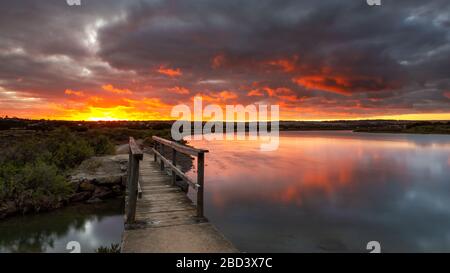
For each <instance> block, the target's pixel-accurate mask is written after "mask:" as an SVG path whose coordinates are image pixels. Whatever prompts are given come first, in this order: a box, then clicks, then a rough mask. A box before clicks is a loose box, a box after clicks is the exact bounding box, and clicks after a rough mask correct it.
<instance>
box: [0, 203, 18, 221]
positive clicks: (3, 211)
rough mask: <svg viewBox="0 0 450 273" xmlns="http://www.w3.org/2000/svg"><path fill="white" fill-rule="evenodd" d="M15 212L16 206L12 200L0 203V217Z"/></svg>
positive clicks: (16, 210)
mask: <svg viewBox="0 0 450 273" xmlns="http://www.w3.org/2000/svg"><path fill="white" fill-rule="evenodd" d="M17 212H18V208H17V206H16V203H15V202H14V201H7V202H5V203H3V204H1V205H0V219H3V218H5V217H7V216H10V215H13V214H16V213H17Z"/></svg>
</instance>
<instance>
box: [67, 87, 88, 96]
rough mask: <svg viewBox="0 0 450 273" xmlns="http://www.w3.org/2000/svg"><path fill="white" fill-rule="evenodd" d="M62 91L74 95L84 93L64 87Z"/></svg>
mask: <svg viewBox="0 0 450 273" xmlns="http://www.w3.org/2000/svg"><path fill="white" fill-rule="evenodd" d="M64 93H65V94H66V95H74V96H77V97H83V96H84V93H83V92H82V91H74V90H71V89H66V90H65V91H64Z"/></svg>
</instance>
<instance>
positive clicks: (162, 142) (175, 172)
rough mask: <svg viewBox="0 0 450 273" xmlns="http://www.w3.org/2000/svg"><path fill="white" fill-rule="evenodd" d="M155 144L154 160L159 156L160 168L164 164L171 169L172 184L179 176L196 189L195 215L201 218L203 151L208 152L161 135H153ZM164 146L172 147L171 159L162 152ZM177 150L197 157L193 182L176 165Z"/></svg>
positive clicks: (163, 168) (203, 176)
mask: <svg viewBox="0 0 450 273" xmlns="http://www.w3.org/2000/svg"><path fill="white" fill-rule="evenodd" d="M152 139H153V140H154V141H155V146H154V148H152V151H153V153H154V155H155V157H154V160H155V161H157V158H160V163H161V170H165V165H167V167H168V168H170V169H171V171H172V184H173V185H175V184H176V179H177V177H180V178H181V179H182V180H183V181H185V182H187V184H188V185H189V186H191V187H192V188H193V189H194V190H196V191H197V217H199V218H203V217H204V215H203V194H204V180H205V174H204V173H205V153H207V152H209V151H208V150H204V149H196V148H193V147H189V146H186V145H182V144H179V143H177V142H175V141H171V140H168V139H164V138H161V137H157V136H153V137H152ZM164 147H169V148H171V149H172V160H169V159H167V158H166V157H165V156H164V155H163V153H164ZM177 152H180V153H182V154H186V155H190V156H195V157H197V181H196V182H194V181H192V179H191V178H190V177H188V176H187V175H186V174H185V173H184V172H183V171H182V170H181V169H179V168H178V167H177V166H176V164H177V163H176V162H177Z"/></svg>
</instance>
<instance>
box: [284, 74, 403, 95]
mask: <svg viewBox="0 0 450 273" xmlns="http://www.w3.org/2000/svg"><path fill="white" fill-rule="evenodd" d="M292 81H293V82H295V83H297V84H298V85H301V86H303V87H305V88H307V89H317V90H321V91H326V92H331V93H336V94H340V95H344V96H350V95H351V94H352V93H353V92H363V91H380V90H385V89H387V88H395V86H394V84H393V83H392V86H389V84H388V83H387V82H386V81H384V80H383V79H381V78H376V77H371V76H341V75H328V74H324V75H309V76H299V77H296V78H293V79H292Z"/></svg>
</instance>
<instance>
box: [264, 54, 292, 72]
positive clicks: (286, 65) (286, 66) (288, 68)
mask: <svg viewBox="0 0 450 273" xmlns="http://www.w3.org/2000/svg"><path fill="white" fill-rule="evenodd" d="M297 59H298V57H297V56H295V57H294V60H293V61H292V60H289V59H279V60H274V61H269V62H267V63H268V64H270V65H273V66H277V67H279V68H281V69H282V70H283V71H284V72H287V73H288V72H292V71H294V70H295V62H296V61H297Z"/></svg>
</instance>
